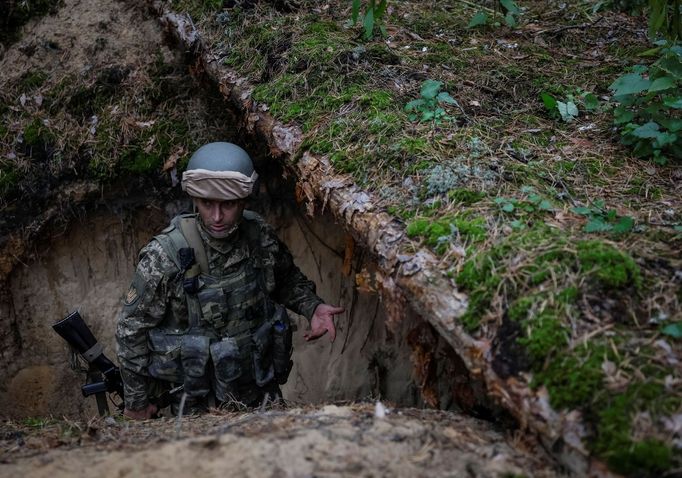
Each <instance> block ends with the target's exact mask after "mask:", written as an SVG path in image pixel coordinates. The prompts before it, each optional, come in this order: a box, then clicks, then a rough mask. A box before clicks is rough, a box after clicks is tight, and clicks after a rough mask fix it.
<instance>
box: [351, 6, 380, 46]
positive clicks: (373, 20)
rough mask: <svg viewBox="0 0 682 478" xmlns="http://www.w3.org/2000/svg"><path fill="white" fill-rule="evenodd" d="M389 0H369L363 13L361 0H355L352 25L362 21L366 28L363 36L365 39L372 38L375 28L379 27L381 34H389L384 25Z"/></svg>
mask: <svg viewBox="0 0 682 478" xmlns="http://www.w3.org/2000/svg"><path fill="white" fill-rule="evenodd" d="M387 5H388V0H378V1H377V0H369V1H368V2H367V5H366V6H365V11H364V13H363V14H362V15H361V14H360V7H361V6H362V1H361V0H353V9H352V12H351V22H350V24H351V25H356V24H357V23H358V21H360V22H362V26H363V28H364V31H363V34H362V37H363V38H364V39H365V40H371V39H372V38H373V37H374V29H375V27H377V28H378V29H379V32H381V36H384V37H385V36H387V33H386V26H385V25H384V14H385V13H386V7H387Z"/></svg>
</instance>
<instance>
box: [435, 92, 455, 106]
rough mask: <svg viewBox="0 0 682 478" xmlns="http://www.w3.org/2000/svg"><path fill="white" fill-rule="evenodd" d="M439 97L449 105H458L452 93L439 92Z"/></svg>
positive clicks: (439, 99)
mask: <svg viewBox="0 0 682 478" xmlns="http://www.w3.org/2000/svg"><path fill="white" fill-rule="evenodd" d="M437 98H438V101H440V102H442V103H447V104H449V105H456V104H457V101H456V100H455V99H454V98H453V97H452V96H450V93H447V92H445V91H443V92H441V93H438V97H437Z"/></svg>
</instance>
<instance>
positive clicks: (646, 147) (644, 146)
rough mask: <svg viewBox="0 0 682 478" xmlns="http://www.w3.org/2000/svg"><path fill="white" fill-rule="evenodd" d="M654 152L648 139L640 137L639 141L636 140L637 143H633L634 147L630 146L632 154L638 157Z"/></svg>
mask: <svg viewBox="0 0 682 478" xmlns="http://www.w3.org/2000/svg"><path fill="white" fill-rule="evenodd" d="M633 138H634V136H633ZM655 152H656V151H655V150H654V147H653V146H652V145H651V141H650V140H648V139H647V140H641V139H640V140H639V141H637V144H635V147H634V148H632V154H634V155H635V156H637V157H638V158H646V157H647V156H651V155H652V154H654V153H655ZM659 153H660V151H659Z"/></svg>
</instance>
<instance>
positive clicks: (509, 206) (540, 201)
mask: <svg viewBox="0 0 682 478" xmlns="http://www.w3.org/2000/svg"><path fill="white" fill-rule="evenodd" d="M521 192H522V193H524V194H525V196H524V197H523V198H522V199H515V198H505V197H498V198H495V204H497V205H498V206H499V208H500V209H501V210H502V211H503V212H505V213H507V214H513V215H514V217H517V218H518V217H528V216H533V215H537V213H542V212H551V211H553V210H554V205H553V204H552V202H551V201H550V200H549V199H547V198H545V197H543V196H541V195H540V194H538V193H537V192H535V188H533V187H532V186H524V187H522V188H521ZM510 226H511V227H512V229H515V230H517V229H524V228H525V227H526V223H525V222H524V221H522V220H519V219H515V220H513V221H512V222H511V223H510Z"/></svg>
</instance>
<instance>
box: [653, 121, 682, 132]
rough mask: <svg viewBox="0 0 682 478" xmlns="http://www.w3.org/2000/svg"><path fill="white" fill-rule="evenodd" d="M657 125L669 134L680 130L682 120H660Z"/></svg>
mask: <svg viewBox="0 0 682 478" xmlns="http://www.w3.org/2000/svg"><path fill="white" fill-rule="evenodd" d="M659 123H660V124H661V126H663V127H664V128H665V129H667V130H668V131H670V132H671V133H677V132H678V131H680V130H682V119H661V120H659Z"/></svg>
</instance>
